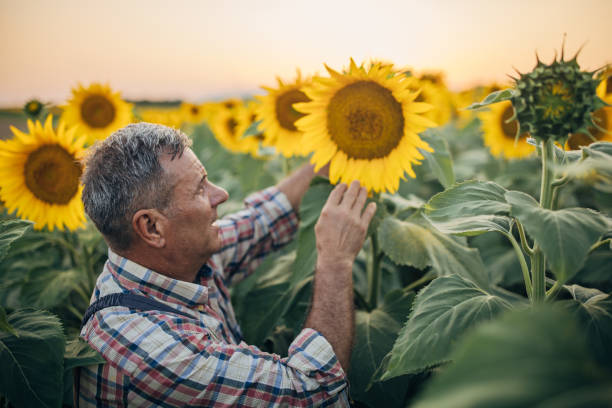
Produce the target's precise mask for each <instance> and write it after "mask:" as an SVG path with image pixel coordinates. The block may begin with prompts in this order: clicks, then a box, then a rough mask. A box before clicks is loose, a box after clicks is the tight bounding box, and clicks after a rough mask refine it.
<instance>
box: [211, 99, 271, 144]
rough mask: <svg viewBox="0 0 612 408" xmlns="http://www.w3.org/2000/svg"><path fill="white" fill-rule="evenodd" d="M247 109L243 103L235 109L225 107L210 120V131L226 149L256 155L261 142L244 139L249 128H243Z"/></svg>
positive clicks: (253, 138)
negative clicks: (243, 119) (243, 135)
mask: <svg viewBox="0 0 612 408" xmlns="http://www.w3.org/2000/svg"><path fill="white" fill-rule="evenodd" d="M244 109H246V108H245V107H244V105H243V104H242V103H240V105H234V107H233V108H225V107H223V105H221V106H220V108H219V109H218V110H217V112H216V113H215V115H214V116H213V117H212V118H211V119H210V129H211V130H212V132H213V134H214V135H215V138H216V139H217V140H218V141H219V143H221V145H222V146H223V147H225V148H226V149H228V150H230V151H233V152H238V153H251V154H253V155H255V154H256V152H257V149H258V147H259V141H258V140H257V138H255V137H242V134H243V132H244V130H246V129H247V127H248V126H241V124H240V120H241V118H243V116H244V113H243V110H244ZM241 129H242V130H241Z"/></svg>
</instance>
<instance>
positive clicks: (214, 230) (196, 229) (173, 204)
mask: <svg viewBox="0 0 612 408" xmlns="http://www.w3.org/2000/svg"><path fill="white" fill-rule="evenodd" d="M170 158H171V156H170V155H167V154H166V155H163V156H162V158H161V160H160V162H161V165H162V167H163V168H164V170H165V172H166V177H169V179H170V183H171V184H172V185H173V187H174V188H173V192H172V198H171V200H170V205H169V206H168V208H167V209H166V210H165V211H164V214H165V215H166V217H167V219H168V221H169V229H168V231H167V233H166V242H167V248H168V249H169V250H170V251H173V252H175V255H176V256H179V257H186V258H183V259H185V260H188V261H194V262H195V261H201V262H202V264H204V263H205V262H206V261H207V260H208V259H209V258H210V256H211V255H212V254H214V253H215V252H217V251H219V249H221V237H220V236H219V228H218V227H217V226H216V225H213V222H215V220H216V219H217V206H218V205H219V204H221V203H222V202H224V201H225V200H227V198H228V194H227V192H226V191H225V190H224V189H222V188H220V187H217V186H216V185H214V184H213V183H211V182H210V181H209V180H208V177H207V172H206V169H205V168H204V166H203V165H202V163H200V160H198V158H197V157H196V155H195V154H194V153H193V151H192V150H191V149H189V148H187V149H185V151H184V152H183V155H182V156H181V157H175V158H174V160H170Z"/></svg>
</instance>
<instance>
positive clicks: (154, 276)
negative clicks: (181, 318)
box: [108, 248, 208, 307]
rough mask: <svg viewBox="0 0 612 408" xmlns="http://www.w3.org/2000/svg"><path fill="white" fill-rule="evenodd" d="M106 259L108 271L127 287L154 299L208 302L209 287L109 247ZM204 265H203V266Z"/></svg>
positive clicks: (192, 303) (193, 302) (193, 305)
mask: <svg viewBox="0 0 612 408" xmlns="http://www.w3.org/2000/svg"><path fill="white" fill-rule="evenodd" d="M108 263H109V266H110V268H109V269H110V271H111V273H112V274H113V275H114V276H115V278H116V279H117V280H118V281H119V282H120V283H121V285H122V286H123V287H124V288H126V289H128V290H139V291H141V292H143V293H145V294H147V295H150V296H152V297H154V298H156V299H160V300H163V301H166V302H170V303H178V304H180V305H184V306H187V307H195V306H197V305H200V304H206V303H207V302H208V287H206V286H202V285H199V284H196V283H191V282H186V281H182V280H178V279H173V278H170V277H168V276H166V275H162V274H161V273H158V272H155V271H153V270H151V269H149V268H146V267H144V266H142V265H140V264H138V263H136V262H133V261H131V260H129V259H128V258H124V257H122V256H120V255H117V254H116V253H114V252H113V251H112V250H111V249H110V248H109V249H108ZM206 267H207V266H206V265H204V266H203V269H204V268H206ZM199 274H200V272H199V273H198V275H199ZM201 282H203V281H201Z"/></svg>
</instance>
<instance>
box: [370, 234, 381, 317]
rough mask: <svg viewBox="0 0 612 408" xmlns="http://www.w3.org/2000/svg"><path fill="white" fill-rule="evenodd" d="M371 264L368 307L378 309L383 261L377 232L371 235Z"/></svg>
mask: <svg viewBox="0 0 612 408" xmlns="http://www.w3.org/2000/svg"><path fill="white" fill-rule="evenodd" d="M370 244H371V245H370V251H372V252H371V256H370V263H369V265H368V305H370V309H371V310H374V309H376V305H377V303H378V294H379V292H380V274H381V272H382V270H381V267H380V261H381V260H382V253H379V250H378V237H377V235H376V232H373V233H372V235H370Z"/></svg>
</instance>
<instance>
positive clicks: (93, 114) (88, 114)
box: [81, 95, 115, 128]
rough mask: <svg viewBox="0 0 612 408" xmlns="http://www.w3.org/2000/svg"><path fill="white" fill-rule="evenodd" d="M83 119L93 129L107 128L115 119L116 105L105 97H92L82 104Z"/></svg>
mask: <svg viewBox="0 0 612 408" xmlns="http://www.w3.org/2000/svg"><path fill="white" fill-rule="evenodd" d="M81 117H82V118H83V121H84V122H85V123H87V124H88V125H89V126H90V127H92V128H105V127H106V126H108V125H110V124H111V123H112V122H113V120H114V119H115V105H113V103H112V102H111V101H110V100H108V98H106V97H105V96H104V95H90V96H88V97H87V98H86V99H85V100H84V101H83V103H82V104H81Z"/></svg>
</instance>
